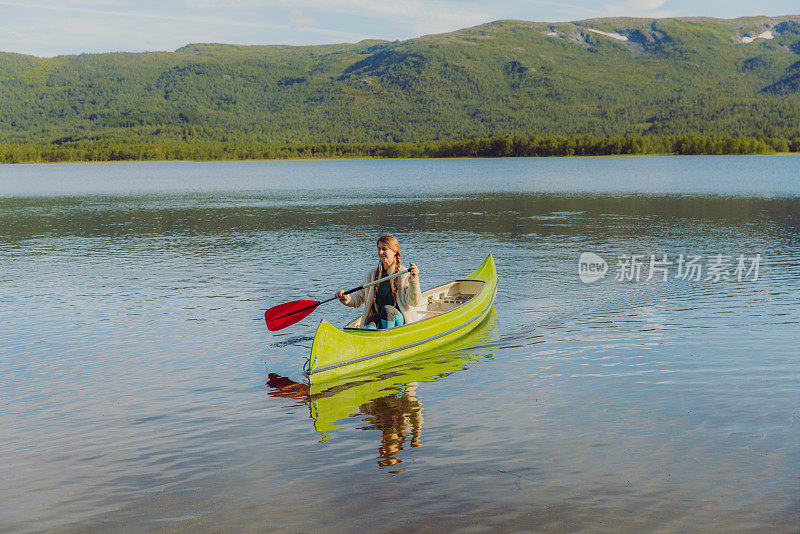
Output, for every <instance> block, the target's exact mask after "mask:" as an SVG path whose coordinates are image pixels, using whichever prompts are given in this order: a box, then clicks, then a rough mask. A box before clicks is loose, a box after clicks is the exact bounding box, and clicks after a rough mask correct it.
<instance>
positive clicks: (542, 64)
mask: <svg viewBox="0 0 800 534" xmlns="http://www.w3.org/2000/svg"><path fill="white" fill-rule="evenodd" d="M507 134H511V135H533V134H539V135H556V134H559V135H575V134H592V135H597V136H612V135H614V136H617V135H677V134H698V135H708V136H769V137H782V138H793V137H798V136H800V16H786V17H751V18H739V19H735V20H722V19H709V18H674V19H632V18H606V19H593V20H584V21H578V22H571V23H536V22H525V21H513V20H504V21H497V22H492V23H489V24H484V25H481V26H477V27H474V28H468V29H464V30H459V31H455V32H452V33H447V34H441V35H428V36H424V37H420V38H417V39H411V40H408V41H395V42H387V41H362V42H360V43H356V44H336V45H326V46H304V47H290V46H237V45H225V44H192V45H189V46H185V47H183V48H180V49H179V50H176V51H175V52H148V53H135V54H134V53H107V54H81V55H73V56H58V57H54V58H46V59H45V58H38V57H34V56H27V55H21V54H12V53H0V142H4V143H55V144H63V143H71V142H79V141H109V142H110V141H113V142H142V141H147V142H160V141H165V142H166V141H169V142H189V143H193V142H212V141H213V142H263V143H278V144H286V143H290V144H291V143H375V142H419V141H427V140H435V139H453V138H471V137H491V136H498V135H507Z"/></svg>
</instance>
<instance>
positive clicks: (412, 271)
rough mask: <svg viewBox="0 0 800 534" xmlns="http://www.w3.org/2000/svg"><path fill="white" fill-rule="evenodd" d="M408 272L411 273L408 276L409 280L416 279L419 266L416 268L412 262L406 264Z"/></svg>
mask: <svg viewBox="0 0 800 534" xmlns="http://www.w3.org/2000/svg"><path fill="white" fill-rule="evenodd" d="M408 272H409V274H410V275H411V276H410V278H411V280H416V279H417V277H418V276H419V268H417V266H416V265H414V264H413V263H410V264H409V265H408Z"/></svg>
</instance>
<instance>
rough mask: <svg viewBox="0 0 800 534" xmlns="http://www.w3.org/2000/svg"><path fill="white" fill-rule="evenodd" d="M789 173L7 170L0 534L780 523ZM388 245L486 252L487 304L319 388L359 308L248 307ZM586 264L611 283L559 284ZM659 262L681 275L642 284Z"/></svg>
mask: <svg viewBox="0 0 800 534" xmlns="http://www.w3.org/2000/svg"><path fill="white" fill-rule="evenodd" d="M798 176H800V158H795V157H719V158H715V157H704V158H688V157H686V158H660V157H653V158H613V159H612V158H608V159H594V158H586V159H518V160H452V161H355V162H247V163H175V164H171V163H159V164H91V165H90V164H86V165H84V164H80V165H48V166H3V167H0V469H1V470H2V473H3V477H2V478H3V484H2V485H0V503H2V505H3V506H2V511H0V530H2V531H20V532H26V531H39V530H50V529H52V530H60V531H86V530H92V529H101V530H111V529H114V530H117V529H123V530H128V531H130V530H135V531H162V530H191V531H196V530H212V531H219V530H232V531H239V530H247V531H254V530H259V531H262V530H267V531H284V532H301V531H320V530H323V531H328V532H352V531H353V530H366V529H368V530H371V531H386V532H401V531H403V532H409V531H415V530H416V531H423V532H424V531H451V530H459V531H462V532H518V531H526V530H527V531H531V530H533V531H619V530H626V531H643V530H652V529H657V530H660V531H697V530H711V531H762V530H769V531H778V532H783V531H785V532H796V531H797V530H798V529H800V402H798V399H800V360H798V348H797V347H798V344H800V329H798V325H799V324H800V301H799V300H798V295H800V259H798V258H800V179H798ZM385 231H389V232H392V233H395V234H396V235H397V236H398V237H399V238H400V241H401V243H402V245H403V250H404V254H405V257H406V258H407V259H410V260H411V261H414V262H416V263H417V264H418V265H419V266H420V268H421V270H422V279H423V286H424V287H430V286H433V285H437V284H440V283H444V282H445V281H447V280H449V279H451V278H453V277H457V276H462V275H464V274H467V273H468V272H469V271H471V270H472V269H473V268H474V267H475V266H477V265H478V264H479V263H480V262H481V261H482V260H483V259H484V258H485V256H486V255H487V254H489V253H491V254H493V255H494V256H495V259H496V261H497V265H498V271H499V274H500V277H501V278H500V287H499V291H498V295H497V300H496V302H495V307H496V312H495V313H493V314H492V316H491V317H490V318H489V320H488V321H487V322H486V323H485V324H483V325H482V326H481V328H479V329H478V331H477V332H475V334H474V335H472V336H470V337H469V338H467V339H465V340H464V342H462V343H461V344H459V345H458V346H453V347H449V348H448V349H446V350H443V351H440V352H437V353H433V354H421V355H420V356H418V357H416V358H414V359H412V360H409V361H407V362H404V363H402V364H400V365H399V366H397V368H395V369H393V370H391V372H389V371H387V370H382V371H381V373H378V374H376V375H375V376H373V377H368V380H365V381H362V382H359V383H356V384H352V383H351V384H339V385H338V387H337V388H336V389H335V390H332V391H328V392H322V391H317V390H313V389H312V391H309V390H308V388H307V387H305V386H304V385H303V384H302V381H303V374H302V366H303V362H304V360H305V358H306V357H307V354H308V349H309V346H310V340H311V337H312V336H313V333H314V328H315V326H316V324H317V322H318V321H319V320H320V319H321V318H323V317H324V318H327V319H328V320H330V321H332V322H333V323H334V324H343V323H344V322H345V321H346V320H349V319H350V318H351V317H352V316H353V313H354V312H353V311H352V310H351V309H349V308H345V307H344V306H341V305H338V304H337V303H330V304H327V305H325V307H322V308H320V309H318V310H317V311H316V312H315V313H313V314H312V315H311V316H309V317H308V318H307V319H305V320H304V321H302V322H301V323H298V324H297V325H295V326H293V327H291V328H288V329H286V330H284V331H281V332H276V333H269V332H267V330H266V328H265V327H264V324H263V311H264V310H265V309H266V308H268V307H270V306H273V305H275V304H278V303H281V302H284V301H287V300H294V299H300V298H313V299H322V298H327V297H328V296H329V295H331V294H332V292H333V291H334V290H336V289H339V288H350V287H353V286H354V285H358V283H360V281H361V279H362V277H363V273H364V272H365V271H366V269H367V268H369V267H371V266H372V265H373V264H374V263H375V261H376V258H375V253H374V240H375V238H376V237H377V235H379V234H380V233H383V232H385ZM583 252H593V253H595V254H597V255H599V256H600V257H601V258H603V259H604V260H606V262H607V264H608V273H607V275H606V277H605V278H603V279H600V280H598V281H596V282H594V283H583V282H582V281H581V279H580V278H579V276H578V259H579V257H580V256H581V254H582V253H583ZM651 254H652V255H655V256H656V257H657V259H658V260H663V259H664V255H665V254H666V255H667V258H666V259H667V261H668V262H672V263H670V264H665V265H661V267H662V269H661V270H656V271H654V274H655V276H653V277H649V276H648V274H649V272H650V256H651ZM631 255H641V258H637V259H641V262H642V265H641V266H640V269H641V270H640V271H639V280H638V281H637V280H636V279H635V276H634V275H635V272H634V271H631V270H629V269H628V267H631V266H633V265H634V264H633V263H632V262H631V260H630V256H631ZM681 255H683V259H684V260H686V259H690V257H691V256H699V258H698V259H696V261H695V263H696V264H697V265H699V266H700V268H701V273H700V279H699V280H698V279H696V278H697V277H696V276H694V274H696V272H695V273H694V274H693V275H692V276H691V277H689V276H686V274H687V271H686V266H685V265H680V266H679V265H678V259H679V258H680V257H681ZM718 255H723V256H722V257H719V256H718ZM759 255H760V256H759ZM740 256H741V257H742V259H741V261H742V265H743V266H744V267H745V268H746V269H745V270H744V271H742V270H739V271H737V267H739V257H740ZM757 258H758V260H757V261H758V263H757V264H756V263H755V262H756V259H757ZM715 265H716V267H718V268H717V269H716V271H715ZM658 266H659V265H658V264H656V267H658ZM679 267H680V269H681V271H680V272H679ZM748 271H749V272H748ZM663 272H666V274H667V277H668V279H667V280H666V281H664V280H663V276H662V273H663ZM715 272H717V275H715V274H714V273H715ZM725 273H727V274H728V276H729V278H730V279H729V280H724V279H720V280H716V278H718V277H720V276H722V275H723V274H725ZM617 278H625V279H624V280H617ZM627 278H632V279H631V280H628V279H627ZM648 278H650V279H648ZM739 278H741V281H740V280H739ZM271 374H272V378H271V379H270V378H269V377H270V376H271ZM268 382H269V384H268ZM296 383H300V384H296Z"/></svg>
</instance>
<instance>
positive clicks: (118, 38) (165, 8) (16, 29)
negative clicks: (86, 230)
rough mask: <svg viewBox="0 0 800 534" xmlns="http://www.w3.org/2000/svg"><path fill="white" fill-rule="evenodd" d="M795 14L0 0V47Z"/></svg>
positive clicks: (284, 39) (754, 6) (545, 6)
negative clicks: (508, 23) (509, 23)
mask: <svg viewBox="0 0 800 534" xmlns="http://www.w3.org/2000/svg"><path fill="white" fill-rule="evenodd" d="M797 14H800V5H798V3H797V0H791V1H790V0H763V1H761V2H758V3H754V2H752V1H751V0H693V1H692V0H608V1H603V0H598V1H595V0H569V1H568V2H558V1H555V0H491V1H485V0H16V1H5V0H0V51H4V52H19V53H24V54H32V55H36V56H42V57H51V56H56V55H61V54H80V53H84V52H85V53H92V52H118V51H125V52H142V51H152V50H168V51H172V50H175V49H177V48H180V47H181V46H184V45H186V44H189V43H230V44H245V45H254V44H285V45H313V44H329V43H343V42H348V43H353V42H358V41H360V40H362V39H386V40H390V41H394V40H404V39H411V38H414V37H419V36H421V35H426V34H431V33H444V32H449V31H453V30H457V29H460V28H467V27H470V26H476V25H478V24H483V23H486V22H491V21H494V20H500V19H521V20H530V21H537V22H561V21H573V20H582V19H587V18H597V17H615V16H631V17H658V18H663V17H684V16H702V17H718V18H736V17H742V16H754V15H769V16H779V15H797Z"/></svg>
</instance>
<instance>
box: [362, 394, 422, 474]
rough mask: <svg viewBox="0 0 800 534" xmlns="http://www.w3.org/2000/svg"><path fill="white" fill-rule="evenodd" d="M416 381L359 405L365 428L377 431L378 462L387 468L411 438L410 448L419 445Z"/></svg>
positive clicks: (419, 428)
mask: <svg viewBox="0 0 800 534" xmlns="http://www.w3.org/2000/svg"><path fill="white" fill-rule="evenodd" d="M416 390H417V383H416V382H411V383H409V384H406V386H405V388H403V390H402V392H400V393H398V394H396V395H387V396H385V397H380V398H377V399H374V400H371V401H369V402H367V403H365V404H362V405H361V407H360V410H361V413H363V414H366V415H367V416H368V417H367V421H369V422H370V423H372V424H370V425H368V426H366V427H363V429H364V430H372V429H375V430H380V432H381V445H380V447H378V458H379V460H378V465H379V466H381V467H388V466H392V465H397V464H399V463H400V462H402V461H403V460H402V459H401V458H400V451H402V450H403V448H404V444H405V443H406V441H407V440H410V443H409V445H410V446H411V447H419V446H420V437H421V435H422V402H420V400H419V399H418V398H417V395H416Z"/></svg>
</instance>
